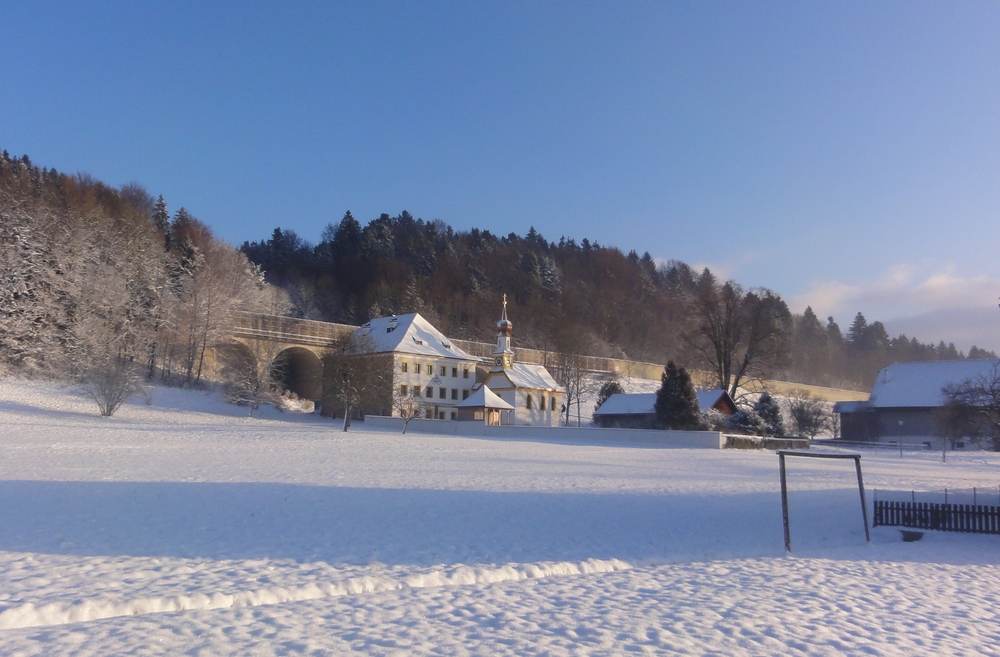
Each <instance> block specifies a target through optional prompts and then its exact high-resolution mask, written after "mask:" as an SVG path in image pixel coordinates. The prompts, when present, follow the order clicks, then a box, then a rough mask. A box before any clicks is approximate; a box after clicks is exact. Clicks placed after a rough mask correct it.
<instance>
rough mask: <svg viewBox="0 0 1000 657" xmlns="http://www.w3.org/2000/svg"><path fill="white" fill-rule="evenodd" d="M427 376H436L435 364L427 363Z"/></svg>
mask: <svg viewBox="0 0 1000 657" xmlns="http://www.w3.org/2000/svg"><path fill="white" fill-rule="evenodd" d="M427 376H434V364H433V363H427Z"/></svg>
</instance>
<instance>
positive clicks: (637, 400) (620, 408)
mask: <svg viewBox="0 0 1000 657" xmlns="http://www.w3.org/2000/svg"><path fill="white" fill-rule="evenodd" d="M695 394H696V395H698V408H699V409H700V410H702V411H707V410H708V409H710V408H712V406H714V405H715V403H716V402H717V401H719V398H720V397H722V396H723V395H725V394H726V391H725V390H699V391H697V392H696V393H695ZM655 406H656V393H655V392H640V393H619V394H617V395H611V396H610V397H608V400H607V401H606V402H604V403H603V404H601V407H600V408H599V409H597V410H596V411H594V415H645V414H648V413H654V412H655V410H654V407H655Z"/></svg>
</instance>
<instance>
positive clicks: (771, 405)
mask: <svg viewBox="0 0 1000 657" xmlns="http://www.w3.org/2000/svg"><path fill="white" fill-rule="evenodd" d="M753 410H754V412H755V413H756V414H757V415H758V416H759V417H760V419H761V421H762V422H763V423H764V431H765V432H766V435H768V436H775V437H777V438H780V437H781V436H784V435H785V421H784V419H783V418H782V417H781V407H779V406H778V402H777V401H776V400H775V399H774V397H772V396H771V393H769V392H765V393H764V394H762V395H761V396H760V397H758V398H757V401H756V402H755V403H754V405H753Z"/></svg>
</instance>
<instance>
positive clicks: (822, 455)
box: [778, 449, 872, 552]
mask: <svg viewBox="0 0 1000 657" xmlns="http://www.w3.org/2000/svg"><path fill="white" fill-rule="evenodd" d="M786 456H801V457H804V458H814V459H854V467H855V469H856V470H857V472H858V493H859V494H860V495H861V519H862V521H863V522H864V523H865V540H866V541H867V542H869V543H871V542H872V536H871V533H870V532H869V531H868V505H867V504H866V503H865V482H864V479H863V478H862V476H861V455H860V454H833V453H830V452H801V451H797V450H790V449H779V450H778V468H779V470H780V471H781V523H782V525H783V526H784V528H785V551H786V552H791V551H792V535H791V532H790V531H789V528H788V485H787V483H786V481H785V457H786Z"/></svg>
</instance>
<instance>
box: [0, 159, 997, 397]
mask: <svg viewBox="0 0 1000 657" xmlns="http://www.w3.org/2000/svg"><path fill="white" fill-rule="evenodd" d="M265 277H266V280H267V282H269V283H272V284H274V285H268V284H267V283H266V282H265ZM282 289H284V290H286V291H287V294H285V293H284V292H282V291H281V290H282ZM504 294H507V296H508V299H509V301H510V304H511V306H510V315H511V319H512V320H513V322H514V325H515V337H516V341H517V342H516V344H518V345H520V346H527V347H536V348H542V349H547V350H551V351H555V352H558V353H562V354H590V355H606V356H614V357H620V358H629V359H634V360H643V361H650V362H656V363H666V362H667V361H668V360H671V359H672V360H675V361H676V362H678V363H679V364H683V365H686V366H689V367H694V368H698V369H705V370H708V371H711V372H714V373H715V375H716V377H717V379H718V382H719V384H721V385H724V386H725V387H727V388H730V387H733V386H736V385H738V384H740V383H742V382H745V381H747V380H748V379H753V378H756V377H768V378H784V379H788V380H791V381H798V382H802V383H814V384H819V385H830V386H840V387H857V388H865V387H867V386H868V385H870V383H871V381H872V379H873V377H874V375H875V373H876V372H877V371H878V369H879V368H880V367H882V366H884V365H886V364H889V363H891V362H894V361H911V360H936V359H953V358H962V357H965V356H964V354H961V353H960V352H958V351H957V350H956V349H955V347H954V345H946V344H944V343H943V342H942V343H939V344H938V345H937V346H934V345H930V344H921V343H919V342H917V341H916V340H915V339H909V338H907V337H906V336H898V337H896V338H890V337H889V336H888V335H887V334H886V331H885V328H884V327H883V326H882V324H881V323H880V322H877V321H874V322H871V323H869V322H868V321H866V319H865V318H864V317H863V316H862V315H861V314H860V313H859V314H858V315H857V316H856V317H855V318H854V320H853V321H852V322H851V324H850V326H849V327H848V329H847V331H846V333H845V332H843V331H842V330H841V329H840V327H839V326H838V325H837V324H836V322H834V321H833V319H832V318H829V319H827V320H826V321H825V322H824V321H821V320H820V318H818V317H816V316H815V314H814V313H813V312H812V311H811V310H809V309H807V310H806V312H805V314H804V315H801V316H793V315H792V314H791V313H790V312H789V309H788V307H787V306H786V304H785V302H784V301H783V300H782V299H781V297H780V295H778V294H777V293H775V292H773V291H770V290H765V289H744V288H743V287H742V286H740V285H739V284H738V283H736V282H735V281H720V280H717V279H716V278H715V277H714V276H713V275H712V273H711V272H710V271H708V270H704V271H701V272H698V271H694V270H693V269H692V268H691V267H689V266H688V265H686V264H684V263H683V262H680V261H670V262H667V263H665V264H663V263H660V264H658V263H657V262H656V261H654V259H653V258H652V257H651V256H650V254H648V253H644V254H642V255H639V254H637V253H635V252H630V253H627V254H626V253H623V252H621V251H620V250H619V249H617V248H615V247H611V246H602V245H600V244H597V243H592V242H590V241H588V240H587V239H582V240H580V241H579V242H576V241H575V240H573V239H568V238H560V239H559V240H558V241H557V242H555V241H549V240H547V239H546V238H544V237H543V236H542V235H541V234H539V233H538V232H537V231H535V230H534V229H532V230H530V231H529V232H528V233H527V234H526V235H524V236H518V235H515V234H513V233H511V234H509V235H506V236H497V235H493V234H491V233H490V232H489V231H485V230H477V229H473V230H470V231H455V230H453V229H452V228H451V227H450V226H448V225H447V224H445V223H443V222H441V221H432V222H426V221H423V220H420V219H416V218H414V217H412V216H410V215H409V214H408V213H406V212H403V213H401V214H400V215H398V216H395V217H391V216H389V215H384V214H383V215H382V216H380V217H378V218H376V219H374V220H372V221H370V222H368V224H367V225H364V226H362V225H361V223H360V222H358V221H357V220H356V219H355V218H354V217H352V216H351V214H350V213H349V212H348V213H347V214H345V215H344V217H343V218H342V219H341V220H340V221H339V222H338V223H336V224H330V225H328V226H327V227H326V228H325V229H324V230H323V232H322V236H321V239H320V241H319V243H318V244H315V245H313V244H309V243H307V242H306V241H304V240H302V239H300V238H299V237H298V236H296V235H295V233H294V232H292V231H290V230H281V229H275V230H274V232H273V234H272V235H271V237H270V238H269V239H267V240H262V241H257V242H245V243H244V244H243V245H242V247H241V248H240V249H239V250H236V249H234V248H233V247H231V246H230V245H228V244H226V243H225V242H222V241H220V240H218V239H216V238H215V237H214V236H213V235H212V232H211V230H210V229H209V227H208V226H207V225H206V224H205V223H203V222H201V221H199V220H198V219H196V218H195V217H193V216H191V214H190V213H188V212H187V211H186V210H185V209H184V208H183V207H180V208H178V209H177V210H175V211H173V212H172V213H171V212H170V211H169V208H168V204H167V202H166V201H165V200H164V199H163V198H162V197H159V198H158V199H154V197H153V196H152V195H151V194H150V193H148V192H147V191H146V190H145V189H144V188H143V187H142V186H140V185H138V184H134V183H133V184H128V185H125V186H123V187H121V188H120V189H116V188H113V187H110V186H108V185H105V184H104V183H102V182H100V181H98V180H95V179H93V178H92V177H90V176H88V175H86V174H74V175H67V174H65V173H61V172H57V171H55V170H53V169H48V168H44V167H43V168H40V167H38V166H36V165H34V164H32V162H31V161H30V159H29V158H28V157H27V156H22V157H20V158H13V157H11V156H9V155H8V154H7V152H6V151H4V152H3V153H2V154H0V368H3V369H6V370H9V371H17V372H20V373H24V374H32V373H39V374H46V375H54V376H60V377H69V378H81V377H84V376H86V374H87V372H88V371H90V370H93V369H94V368H95V367H97V368H99V367H101V366H102V363H103V364H104V365H103V366H107V364H108V363H112V362H114V363H123V362H124V363H131V364H137V365H141V368H142V371H143V372H144V373H145V374H146V376H149V377H153V376H159V377H162V378H164V379H165V380H169V381H174V382H180V383H191V382H194V381H197V380H198V379H199V378H200V377H201V374H202V371H201V366H202V362H203V356H204V353H205V350H206V349H207V348H208V347H210V346H212V345H213V344H214V343H215V342H216V341H217V340H218V339H219V338H220V337H221V336H222V335H223V334H224V332H225V330H226V327H227V326H228V325H229V323H230V322H231V318H232V314H233V313H234V312H236V311H238V310H250V311H258V312H266V313H274V314H282V313H286V312H290V313H292V314H294V315H296V316H300V317H308V318H311V319H320V320H328V321H337V322H345V323H361V322H364V321H366V320H368V319H370V318H371V317H374V316H379V315H383V314H389V313H405V312H412V311H417V312H420V313H422V314H423V315H425V316H426V317H427V318H428V319H429V320H431V321H432V322H433V323H434V324H436V325H437V326H438V327H439V328H441V329H442V330H443V331H444V332H445V333H446V334H448V335H451V336H453V337H455V338H466V339H478V340H484V341H492V340H493V337H494V335H493V326H494V323H495V322H496V320H497V318H498V315H499V312H500V307H501V299H502V296H503V295H504ZM289 298H290V301H289ZM968 356H969V357H972V358H982V357H989V356H993V354H991V353H988V352H984V351H982V350H979V349H975V348H973V349H972V350H970V353H969V354H968Z"/></svg>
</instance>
